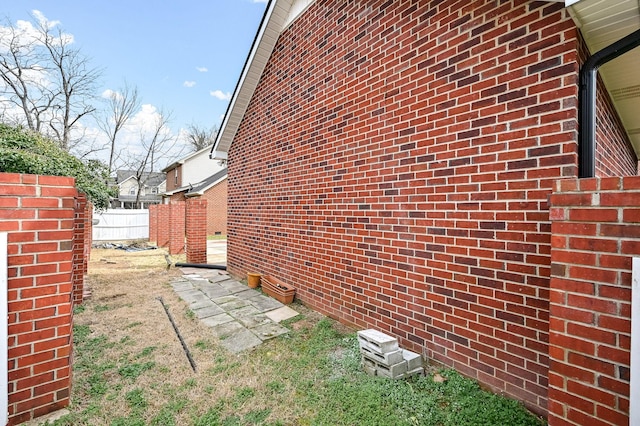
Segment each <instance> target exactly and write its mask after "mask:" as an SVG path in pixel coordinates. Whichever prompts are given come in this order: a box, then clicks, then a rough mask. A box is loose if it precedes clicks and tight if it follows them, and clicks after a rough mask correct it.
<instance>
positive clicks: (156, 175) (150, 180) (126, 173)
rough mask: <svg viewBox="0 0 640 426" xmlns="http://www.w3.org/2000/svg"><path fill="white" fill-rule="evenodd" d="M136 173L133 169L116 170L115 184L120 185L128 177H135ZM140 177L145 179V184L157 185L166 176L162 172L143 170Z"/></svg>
mask: <svg viewBox="0 0 640 426" xmlns="http://www.w3.org/2000/svg"><path fill="white" fill-rule="evenodd" d="M136 173H137V172H136V171H135V170H118V171H117V172H116V184H118V185H121V184H122V183H124V182H125V181H127V180H129V179H132V178H133V179H135V177H136ZM142 178H143V180H144V179H146V185H147V186H158V185H160V184H161V183H162V182H164V181H165V180H166V179H167V176H166V174H165V173H162V172H152V173H148V172H144V173H143V174H142Z"/></svg>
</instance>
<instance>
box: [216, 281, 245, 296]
mask: <svg viewBox="0 0 640 426" xmlns="http://www.w3.org/2000/svg"><path fill="white" fill-rule="evenodd" d="M218 284H220V286H221V287H222V288H224V289H225V290H227V291H228V292H229V293H231V294H233V293H240V292H241V291H245V290H246V289H247V288H248V287H247V286H246V285H244V284H241V283H239V282H238V281H234V280H226V281H221V282H219V283H218Z"/></svg>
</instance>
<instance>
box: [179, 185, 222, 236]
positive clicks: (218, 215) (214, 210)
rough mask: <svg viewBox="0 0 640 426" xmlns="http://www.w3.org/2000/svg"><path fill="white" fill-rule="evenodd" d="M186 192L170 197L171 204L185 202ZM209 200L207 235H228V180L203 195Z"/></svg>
mask: <svg viewBox="0 0 640 426" xmlns="http://www.w3.org/2000/svg"><path fill="white" fill-rule="evenodd" d="M184 194H185V192H178V193H176V194H172V195H171V196H170V197H169V200H170V202H174V201H185V200H187V199H188V198H187V197H185V195H184ZM202 198H203V199H204V200H207V235H216V234H220V235H227V180H226V179H225V180H224V181H222V182H220V183H219V184H217V185H215V186H213V187H211V188H209V189H208V190H207V191H205V193H204V194H203V195H202Z"/></svg>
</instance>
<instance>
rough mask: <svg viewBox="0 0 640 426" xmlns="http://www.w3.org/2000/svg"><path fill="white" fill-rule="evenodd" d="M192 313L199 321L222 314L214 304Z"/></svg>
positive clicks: (220, 309)
mask: <svg viewBox="0 0 640 426" xmlns="http://www.w3.org/2000/svg"><path fill="white" fill-rule="evenodd" d="M193 313H194V314H196V316H197V317H198V318H199V319H203V318H208V317H212V316H215V315H219V314H223V313H224V311H223V310H222V308H220V307H219V306H217V305H215V304H212V305H211V306H209V307H206V308H202V309H195V310H193Z"/></svg>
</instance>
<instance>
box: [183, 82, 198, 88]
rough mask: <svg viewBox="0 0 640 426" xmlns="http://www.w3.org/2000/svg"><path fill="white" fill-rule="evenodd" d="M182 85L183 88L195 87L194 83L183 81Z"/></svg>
mask: <svg viewBox="0 0 640 426" xmlns="http://www.w3.org/2000/svg"><path fill="white" fill-rule="evenodd" d="M182 85H183V86H184V87H193V86H195V85H196V82H195V81H185V82H184V83H182Z"/></svg>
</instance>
